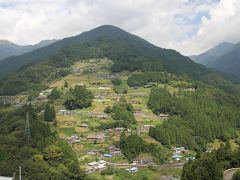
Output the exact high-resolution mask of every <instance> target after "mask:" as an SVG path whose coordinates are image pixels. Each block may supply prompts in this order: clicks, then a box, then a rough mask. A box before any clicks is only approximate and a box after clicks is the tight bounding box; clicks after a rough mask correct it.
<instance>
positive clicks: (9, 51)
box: [0, 39, 56, 60]
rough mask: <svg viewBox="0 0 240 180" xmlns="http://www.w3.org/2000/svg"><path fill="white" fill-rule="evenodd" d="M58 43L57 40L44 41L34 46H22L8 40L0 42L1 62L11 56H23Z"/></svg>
mask: <svg viewBox="0 0 240 180" xmlns="http://www.w3.org/2000/svg"><path fill="white" fill-rule="evenodd" d="M54 42H56V40H54V39H53V40H43V41H41V42H39V43H37V44H34V45H24V46H20V45H17V44H14V43H12V42H9V41H7V40H0V60H2V59H5V58H7V57H10V56H16V55H21V54H24V53H28V52H31V51H33V50H35V49H38V48H42V47H45V46H48V45H50V44H52V43H54Z"/></svg>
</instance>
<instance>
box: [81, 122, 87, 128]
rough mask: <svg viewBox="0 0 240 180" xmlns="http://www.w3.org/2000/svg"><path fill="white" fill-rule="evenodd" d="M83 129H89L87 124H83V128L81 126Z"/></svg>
mask: <svg viewBox="0 0 240 180" xmlns="http://www.w3.org/2000/svg"><path fill="white" fill-rule="evenodd" d="M80 127H81V128H87V127H88V125H87V124H85V123H83V124H81V126H80Z"/></svg>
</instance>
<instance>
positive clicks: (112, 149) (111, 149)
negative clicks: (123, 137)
mask: <svg viewBox="0 0 240 180" xmlns="http://www.w3.org/2000/svg"><path fill="white" fill-rule="evenodd" d="M107 149H108V151H109V153H110V154H111V155H113V156H117V155H121V154H122V152H121V149H120V148H118V147H116V146H115V145H111V146H108V148H107Z"/></svg>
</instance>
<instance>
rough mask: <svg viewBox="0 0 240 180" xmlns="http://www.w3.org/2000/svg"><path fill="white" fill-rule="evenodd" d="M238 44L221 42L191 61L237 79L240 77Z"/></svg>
mask: <svg viewBox="0 0 240 180" xmlns="http://www.w3.org/2000/svg"><path fill="white" fill-rule="evenodd" d="M239 57H240V43H238V44H232V43H228V42H223V43H221V44H219V45H217V46H215V47H214V48H211V49H209V50H208V51H206V52H204V53H202V54H200V55H195V56H190V58H191V59H192V60H194V61H195V62H197V63H199V64H203V65H205V66H207V67H209V68H213V69H215V70H217V71H220V72H223V73H226V74H229V75H230V76H235V77H239V75H240V58H239Z"/></svg>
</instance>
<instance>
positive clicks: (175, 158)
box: [172, 154, 182, 161]
mask: <svg viewBox="0 0 240 180" xmlns="http://www.w3.org/2000/svg"><path fill="white" fill-rule="evenodd" d="M172 159H173V160H175V161H180V160H181V159H182V156H181V155H179V154H174V155H172Z"/></svg>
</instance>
